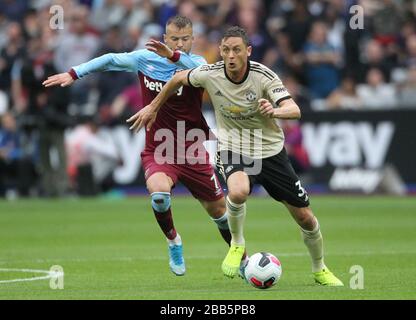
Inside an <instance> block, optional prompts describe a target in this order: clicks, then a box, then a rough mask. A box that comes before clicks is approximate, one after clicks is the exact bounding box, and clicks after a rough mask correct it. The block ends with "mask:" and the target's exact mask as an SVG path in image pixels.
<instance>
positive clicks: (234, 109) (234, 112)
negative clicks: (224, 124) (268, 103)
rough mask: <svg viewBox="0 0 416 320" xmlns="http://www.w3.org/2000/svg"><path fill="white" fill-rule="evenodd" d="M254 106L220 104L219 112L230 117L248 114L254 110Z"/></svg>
mask: <svg viewBox="0 0 416 320" xmlns="http://www.w3.org/2000/svg"><path fill="white" fill-rule="evenodd" d="M255 109H256V107H249V108H243V107H239V106H236V105H229V106H221V112H222V113H224V114H225V115H228V116H230V117H240V116H248V115H250V114H252V113H253V112H254V111H255Z"/></svg>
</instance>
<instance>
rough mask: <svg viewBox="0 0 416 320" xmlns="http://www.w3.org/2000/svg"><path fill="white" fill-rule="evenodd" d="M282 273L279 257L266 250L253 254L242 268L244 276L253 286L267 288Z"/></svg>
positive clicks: (275, 281)
mask: <svg viewBox="0 0 416 320" xmlns="http://www.w3.org/2000/svg"><path fill="white" fill-rule="evenodd" d="M281 275H282V265H281V264H280V261H279V259H277V258H276V257H275V256H274V255H272V254H271V253H268V252H258V253H255V254H253V255H252V256H251V257H250V259H249V261H248V263H247V265H246V267H245V270H244V276H245V278H246V280H247V282H249V283H250V284H251V285H252V286H253V287H255V288H258V289H267V288H270V287H272V286H274V285H275V284H276V283H277V281H279V279H280V277H281Z"/></svg>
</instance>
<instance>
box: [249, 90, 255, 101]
mask: <svg viewBox="0 0 416 320" xmlns="http://www.w3.org/2000/svg"><path fill="white" fill-rule="evenodd" d="M246 99H247V101H249V102H254V101H256V100H257V94H256V93H255V92H254V91H253V90H248V91H247V92H246Z"/></svg>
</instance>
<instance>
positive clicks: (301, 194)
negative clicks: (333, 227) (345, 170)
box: [258, 149, 342, 285]
mask: <svg viewBox="0 0 416 320" xmlns="http://www.w3.org/2000/svg"><path fill="white" fill-rule="evenodd" d="M258 181H259V182H260V183H261V184H262V185H263V186H264V188H265V189H266V191H267V192H268V193H269V194H270V196H271V197H273V198H274V199H275V200H277V201H281V202H282V203H283V204H284V205H285V206H286V207H287V209H288V210H289V212H290V213H291V215H292V216H293V218H294V219H295V221H296V223H297V224H298V225H299V227H300V229H301V234H302V238H303V240H304V243H305V245H306V247H307V248H308V251H309V254H310V256H311V260H312V272H313V274H314V278H315V280H316V281H317V282H318V283H320V284H322V285H342V282H341V281H340V280H338V279H337V278H336V277H335V276H334V275H333V274H332V273H331V272H330V271H329V270H328V268H327V267H326V266H325V264H324V254H323V252H324V250H323V240H322V234H321V231H320V227H319V222H318V220H317V219H316V217H315V216H314V214H313V212H312V210H311V208H310V206H309V196H308V194H307V192H306V191H305V189H304V188H303V187H302V185H301V183H300V180H299V178H298V176H297V175H296V173H295V171H294V170H293V167H292V166H291V164H290V162H289V159H288V157H287V154H286V151H285V149H283V150H282V151H281V152H280V153H279V154H277V155H275V156H273V157H270V158H267V159H263V166H262V172H261V174H260V176H259V178H258Z"/></svg>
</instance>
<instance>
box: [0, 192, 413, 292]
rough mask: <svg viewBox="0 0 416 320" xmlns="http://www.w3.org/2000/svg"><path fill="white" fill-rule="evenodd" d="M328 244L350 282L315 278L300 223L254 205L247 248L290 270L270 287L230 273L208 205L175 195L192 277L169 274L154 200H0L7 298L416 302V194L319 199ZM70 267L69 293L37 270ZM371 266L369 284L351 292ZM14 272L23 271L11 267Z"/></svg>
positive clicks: (263, 204)
mask: <svg viewBox="0 0 416 320" xmlns="http://www.w3.org/2000/svg"><path fill="white" fill-rule="evenodd" d="M311 204H312V208H313V209H314V212H315V214H316V215H317V216H318V218H319V221H320V224H321V228H322V232H323V235H324V240H325V253H326V263H327V265H328V267H329V268H330V269H331V270H332V271H333V272H334V273H335V274H336V275H338V276H339V277H340V278H341V279H342V280H343V282H344V284H345V287H343V288H324V287H319V286H316V285H315V284H314V283H313V281H312V276H311V272H310V261H309V257H308V255H307V252H306V248H305V247H304V245H303V243H302V241H301V237H300V233H299V230H298V228H297V227H296V225H295V223H294V221H293V220H292V219H291V217H290V216H289V214H288V213H287V212H286V210H285V209H284V207H283V206H282V205H281V204H279V203H276V202H274V201H272V200H270V199H268V198H251V199H250V200H249V202H248V211H247V219H246V224H245V226H246V227H245V236H246V242H247V249H248V251H249V252H251V253H254V252H258V251H268V252H271V253H273V254H275V255H276V256H277V257H279V259H280V260H281V262H282V267H283V275H282V278H281V279H280V281H279V283H278V284H277V285H276V286H275V287H273V288H271V289H269V290H258V289H255V288H252V287H251V286H249V285H248V284H246V283H244V281H243V280H241V279H239V278H238V279H237V278H236V279H232V280H231V279H227V278H225V277H224V276H222V273H221V268H220V266H221V262H222V259H223V258H224V256H225V254H226V252H227V248H226V246H225V244H224V243H223V242H222V239H221V237H220V235H219V233H218V231H217V229H216V226H215V225H214V223H213V222H212V221H210V219H209V218H208V216H207V215H206V214H205V212H204V211H203V209H202V207H201V206H200V205H199V203H198V202H197V201H196V200H195V199H193V198H190V197H189V198H188V197H174V199H173V214H174V218H175V223H176V227H177V229H178V231H179V232H180V234H181V236H182V239H183V241H184V253H185V259H186V264H187V273H186V275H185V276H184V277H176V276H174V275H173V274H171V272H170V271H169V267H168V258H167V245H166V241H165V239H164V238H163V235H162V233H161V232H160V231H159V227H158V225H157V223H156V221H155V219H154V217H153V214H152V213H151V210H150V204H149V199H148V198H131V199H121V200H109V199H91V200H56V201H42V200H19V201H16V202H4V201H3V202H0V270H1V271H0V299H151V300H156V299H169V300H170V299H186V300H191V299H192V300H193V299H200V300H209V299H229V300H236V299H239V300H241V299H261V300H266V299H415V298H416V290H415V288H416V198H411V197H407V198H391V197H320V196H319V197H318V196H315V197H312V202H311ZM53 265H60V266H62V268H63V269H64V272H65V276H64V289H62V290H52V289H51V288H50V286H49V284H50V283H49V281H50V280H48V279H40V280H33V281H26V280H25V281H16V282H10V281H11V280H16V279H28V278H33V277H42V276H45V274H39V273H34V272H33V271H22V270H23V269H29V270H46V271H47V270H49V268H50V267H51V266H53ZM354 265H359V266H361V267H362V268H363V270H364V289H362V290H359V289H356V290H353V289H351V288H350V279H351V277H353V276H354V274H352V273H350V268H351V267H352V266H354ZM4 269H18V271H5V270H4Z"/></svg>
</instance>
